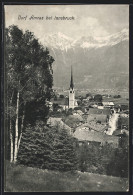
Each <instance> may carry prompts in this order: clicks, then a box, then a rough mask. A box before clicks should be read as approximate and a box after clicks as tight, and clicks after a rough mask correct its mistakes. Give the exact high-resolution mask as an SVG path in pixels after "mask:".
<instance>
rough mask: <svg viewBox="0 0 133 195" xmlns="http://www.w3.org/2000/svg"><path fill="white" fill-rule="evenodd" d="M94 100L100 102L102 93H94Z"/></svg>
mask: <svg viewBox="0 0 133 195" xmlns="http://www.w3.org/2000/svg"><path fill="white" fill-rule="evenodd" d="M94 101H95V102H99V103H100V102H102V95H100V94H97V95H95V96H94Z"/></svg>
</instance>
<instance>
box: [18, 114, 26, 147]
mask: <svg viewBox="0 0 133 195" xmlns="http://www.w3.org/2000/svg"><path fill="white" fill-rule="evenodd" d="M24 116H25V112H23V116H22V123H21V133H20V137H19V140H18V150H19V146H20V142H21V138H22V132H23V127H24Z"/></svg>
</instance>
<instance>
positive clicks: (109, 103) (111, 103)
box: [102, 101, 114, 108]
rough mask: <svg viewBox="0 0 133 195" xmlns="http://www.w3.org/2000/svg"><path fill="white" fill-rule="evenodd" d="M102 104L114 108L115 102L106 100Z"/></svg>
mask: <svg viewBox="0 0 133 195" xmlns="http://www.w3.org/2000/svg"><path fill="white" fill-rule="evenodd" d="M102 104H103V106H104V107H105V108H114V103H113V102H105V101H103V102H102Z"/></svg>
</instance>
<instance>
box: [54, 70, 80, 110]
mask: <svg viewBox="0 0 133 195" xmlns="http://www.w3.org/2000/svg"><path fill="white" fill-rule="evenodd" d="M51 102H52V104H58V106H60V107H61V108H62V109H63V110H68V109H74V108H75V107H77V106H78V104H77V100H76V99H75V90H74V82H73V71H72V66H71V79H70V87H69V97H67V98H60V97H58V98H57V99H56V100H54V99H51ZM58 110H61V109H60V108H59V109H58Z"/></svg>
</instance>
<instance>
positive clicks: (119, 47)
mask: <svg viewBox="0 0 133 195" xmlns="http://www.w3.org/2000/svg"><path fill="white" fill-rule="evenodd" d="M45 39H47V41H44V39H43V41H44V45H45V46H46V45H47V47H48V48H49V50H50V54H51V55H52V56H53V57H54V59H55V62H54V65H53V70H54V86H56V87H65V88H68V87H69V82H70V67H71V65H72V66H73V72H74V82H75V87H76V88H87V89H89V88H110V89H113V88H114V89H128V73H129V70H128V68H129V67H128V66H129V40H128V30H126V29H123V30H122V31H121V32H119V33H116V34H113V35H110V36H108V37H102V38H99V37H81V38H80V39H78V40H73V39H72V38H69V37H67V36H66V35H63V34H62V33H58V34H57V35H56V34H54V35H49V36H48V37H45Z"/></svg>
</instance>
